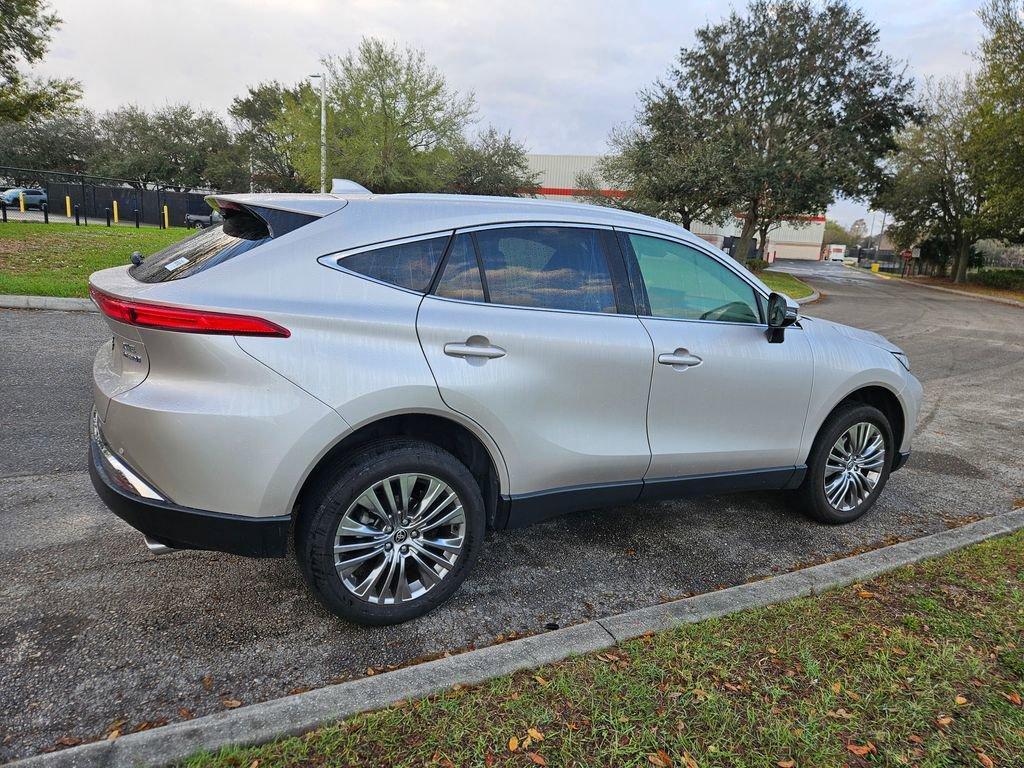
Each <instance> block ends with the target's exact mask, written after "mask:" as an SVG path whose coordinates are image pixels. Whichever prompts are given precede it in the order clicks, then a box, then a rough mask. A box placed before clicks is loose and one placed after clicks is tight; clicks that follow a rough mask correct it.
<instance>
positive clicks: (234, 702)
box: [220, 699, 242, 709]
mask: <svg viewBox="0 0 1024 768" xmlns="http://www.w3.org/2000/svg"><path fill="white" fill-rule="evenodd" d="M220 703H221V704H223V705H224V706H225V707H227V708H228V709H237V708H238V707H240V706H242V702H240V701H239V700H238V699H221V700H220Z"/></svg>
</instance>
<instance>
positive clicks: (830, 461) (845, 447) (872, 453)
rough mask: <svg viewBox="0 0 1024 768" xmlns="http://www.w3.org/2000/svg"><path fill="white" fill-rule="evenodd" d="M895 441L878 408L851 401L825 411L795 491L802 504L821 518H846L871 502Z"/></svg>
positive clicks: (838, 520)
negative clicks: (801, 479)
mask: <svg viewBox="0 0 1024 768" xmlns="http://www.w3.org/2000/svg"><path fill="white" fill-rule="evenodd" d="M894 451H895V447H894V445H893V436H892V428H891V427H890V426H889V421H888V419H886V417H885V414H883V413H882V412H881V411H880V410H878V409H877V408H875V407H873V406H870V405H857V404H852V405H850V406H848V407H845V408H843V409H841V410H839V411H837V412H836V413H834V414H832V416H830V417H829V419H828V421H826V422H825V424H824V425H823V426H822V428H821V431H820V432H819V433H818V437H817V438H816V439H815V441H814V446H813V447H812V448H811V455H810V456H809V457H808V461H807V475H806V477H805V478H804V481H803V484H802V485H801V486H800V489H799V490H798V491H797V494H798V496H799V498H800V501H801V505H802V506H803V508H804V510H805V511H806V512H807V514H809V515H810V516H811V517H813V518H814V519H815V520H817V521H819V522H822V523H831V524H839V523H850V522H853V521H854V520H856V519H857V518H859V517H860V516H861V515H863V514H864V513H865V512H867V511H868V510H869V509H871V507H872V506H873V505H874V503H875V500H876V499H877V498H878V495H879V494H880V493H881V492H882V488H884V487H885V483H886V481H887V480H888V479H889V470H890V469H891V467H892V460H893V456H894Z"/></svg>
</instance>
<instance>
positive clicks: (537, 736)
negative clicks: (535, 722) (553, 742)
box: [527, 728, 544, 741]
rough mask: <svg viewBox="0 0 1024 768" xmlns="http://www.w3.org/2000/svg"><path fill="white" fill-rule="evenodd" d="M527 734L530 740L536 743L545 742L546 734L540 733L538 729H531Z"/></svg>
mask: <svg viewBox="0 0 1024 768" xmlns="http://www.w3.org/2000/svg"><path fill="white" fill-rule="evenodd" d="M527 733H528V734H529V735H530V738H531V739H533V740H534V741H544V734H543V733H541V732H540V731H538V730H537V729H536V728H531V729H530V730H528V731H527Z"/></svg>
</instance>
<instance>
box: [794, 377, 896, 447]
mask: <svg viewBox="0 0 1024 768" xmlns="http://www.w3.org/2000/svg"><path fill="white" fill-rule="evenodd" d="M851 403H857V404H861V405H871V406H874V407H875V408H877V409H878V410H880V411H881V412H882V413H883V414H884V415H885V418H886V419H887V420H888V421H889V428H890V429H891V430H892V437H893V450H894V451H899V449H900V446H901V445H902V444H903V437H904V431H905V430H906V422H907V420H906V414H904V412H903V405H902V404H901V403H900V399H899V396H898V395H897V394H896V393H895V392H893V391H892V390H891V389H890V388H889V387H886V386H883V385H881V384H869V385H866V386H862V387H858V388H857V389H855V390H853V391H852V392H850V393H848V394H847V395H845V396H844V397H843V398H841V399H840V400H839V401H838V402H837V403H836V404H835V405H834V406H832V408H831V410H829V412H828V413H827V414H826V415H825V418H824V419H822V420H821V423H820V424H819V425H818V429H817V430H816V431H815V433H814V440H813V441H812V443H811V447H810V449H809V450H808V455H810V451H811V450H813V449H814V443H815V442H816V441H817V439H818V435H820V434H821V430H822V428H823V427H824V426H825V424H827V423H828V420H829V419H830V418H832V415H833V414H834V413H835V412H836V411H838V410H839V409H840V408H843V407H845V406H847V405H849V404H851Z"/></svg>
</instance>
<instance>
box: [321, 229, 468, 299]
mask: <svg viewBox="0 0 1024 768" xmlns="http://www.w3.org/2000/svg"><path fill="white" fill-rule="evenodd" d="M448 240H449V236H448V235H443V236H441V237H430V238H427V239H425V240H414V241H412V242H409V243H398V244H397V245H386V246H384V247H382V248H374V249H373V250H369V251H360V252H359V253H353V254H351V255H349V256H342V257H341V258H340V259H338V262H337V263H338V266H339V267H344V268H345V269H348V270H351V271H352V272H355V273H357V274H360V275H365V276H366V277H371V278H373V279H374V280H380V281H381V282H382V283H390V284H391V285H397V286H398V287H400V288H407V289H408V290H410V291H416V292H417V293H426V291H427V289H428V288H429V287H430V281H431V280H432V279H433V277H434V270H435V269H437V265H438V264H439V263H440V262H441V257H442V256H444V250H445V248H446V247H447V245H448Z"/></svg>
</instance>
